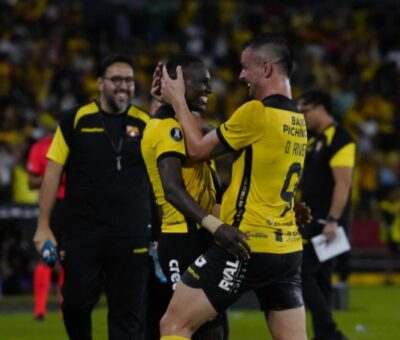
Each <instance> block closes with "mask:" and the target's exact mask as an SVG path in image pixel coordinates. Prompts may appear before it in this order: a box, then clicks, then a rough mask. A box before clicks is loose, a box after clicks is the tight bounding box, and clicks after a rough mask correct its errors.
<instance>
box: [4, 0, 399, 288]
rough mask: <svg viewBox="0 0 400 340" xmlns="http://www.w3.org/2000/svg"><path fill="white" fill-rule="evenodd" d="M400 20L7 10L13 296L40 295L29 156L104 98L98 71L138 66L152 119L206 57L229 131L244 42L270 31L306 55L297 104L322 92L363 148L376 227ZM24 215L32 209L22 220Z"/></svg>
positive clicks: (370, 8) (277, 13) (341, 13)
mask: <svg viewBox="0 0 400 340" xmlns="http://www.w3.org/2000/svg"><path fill="white" fill-rule="evenodd" d="M399 16H400V6H399V5H398V3H397V2H396V1H385V6H382V5H381V2H378V1H350V2H349V1H335V2H331V1H312V0H310V1H307V2H304V4H301V5H300V4H299V3H298V2H297V1H286V2H284V3H283V2H280V1H261V0H246V1H245V0H240V1H234V0H224V1H218V2H217V1H196V0H187V1H177V0H176V1H174V0H170V1H151V2H149V1H144V0H143V1H134V2H130V3H129V4H128V2H124V1H116V0H114V1H111V0H109V1H107V0H102V1H100V0H97V1H95V0H85V1H69V2H65V1H62V0H38V1H13V0H6V1H2V2H1V3H0V221H1V227H0V280H2V281H3V283H2V288H3V290H4V293H19V292H28V291H30V289H31V287H30V284H31V277H30V273H31V263H32V257H33V252H32V250H33V246H31V245H30V243H28V241H30V240H28V239H27V238H26V237H25V235H24V234H25V233H26V234H29V231H28V230H29V229H32V228H33V227H34V225H35V223H34V222H32V221H34V219H35V217H36V215H35V211H36V210H35V207H36V205H37V200H38V194H37V192H32V191H30V190H28V188H27V174H26V172H25V167H26V164H25V163H26V156H27V153H28V151H29V147H30V145H31V144H32V143H33V142H34V141H35V140H37V139H39V138H40V137H42V136H43V135H44V134H45V131H46V129H47V128H48V127H49V126H53V125H54V124H55V121H57V120H58V118H59V115H60V113H61V112H62V111H64V110H66V109H68V108H70V107H72V106H74V105H78V104H80V103H83V102H85V101H87V100H89V99H91V98H94V96H95V94H96V91H97V83H96V78H95V77H94V75H95V73H96V72H95V70H96V68H97V66H98V63H99V61H100V60H101V58H102V57H104V56H105V55H106V54H108V53H110V52H113V51H119V52H124V53H127V54H129V55H131V56H132V57H133V58H134V60H135V82H136V90H135V91H136V95H135V99H134V101H135V104H137V105H138V106H140V107H143V108H144V109H148V110H149V103H148V102H149V91H150V86H151V80H152V73H153V70H154V67H155V65H156V63H157V61H158V60H160V59H165V58H168V57H169V56H171V55H172V54H175V53H178V52H187V53H191V54H194V55H197V56H199V57H200V58H201V59H202V60H204V61H205V63H206V65H207V67H208V68H209V69H210V72H211V74H212V81H211V87H212V89H213V91H214V92H213V93H212V94H211V95H210V98H209V103H208V115H209V117H210V119H213V120H217V121H223V120H225V119H226V118H228V117H227V116H226V115H227V114H228V113H232V112H233V111H234V108H236V107H238V106H239V105H240V104H241V103H243V102H244V100H245V99H246V95H247V89H246V88H245V87H244V86H242V85H239V82H238V81H237V74H238V73H239V70H240V63H239V60H240V51H241V47H242V44H243V42H244V41H246V40H248V39H249V38H250V37H252V36H254V35H256V34H257V33H260V32H265V31H274V32H280V33H282V34H284V35H285V36H286V37H287V38H288V39H289V41H290V43H291V45H292V47H293V52H294V55H295V68H294V72H293V76H292V86H293V94H294V98H296V97H298V96H299V95H300V94H301V92H302V91H304V90H306V89H309V88H312V87H319V88H323V89H325V90H327V91H329V92H330V94H331V95H332V98H333V108H334V112H333V113H334V114H335V115H336V117H337V119H338V120H340V121H341V122H342V124H343V125H344V126H345V127H346V128H347V129H348V130H349V132H350V133H351V134H352V136H353V138H354V139H355V140H356V141H357V145H358V156H357V157H358V159H357V163H356V164H357V166H356V172H355V178H354V188H353V202H354V215H353V216H354V218H357V217H359V216H367V217H373V216H374V215H375V211H376V206H377V205H376V202H377V201H378V200H379V199H381V198H383V197H384V196H385V194H386V192H387V191H388V190H387V189H392V188H394V187H397V186H398V185H399V180H400V158H399V155H398V149H399V146H400V135H399V134H398V133H396V130H397V129H398V127H399V125H400V124H399V118H400V110H399V108H400V105H399V104H400V103H399V98H400V95H399V88H400V86H399V85H400V84H399V79H400V77H399V73H400V45H399V44H400V43H399V42H400V36H399V35H400V32H399V30H396V27H397V18H398V17H399ZM361 174H362V175H361ZM221 177H222V179H223V180H226V179H227V177H228V174H225V175H224V174H223V173H222V174H221ZM21 206H22V207H26V206H28V207H32V209H31V210H26V211H25V210H18V211H21V213H18V211H17V212H16V210H12V209H13V208H15V207H21ZM24 211H25V213H24ZM11 217H13V218H11ZM14 217H15V218H14ZM398 241H399V242H400V240H398Z"/></svg>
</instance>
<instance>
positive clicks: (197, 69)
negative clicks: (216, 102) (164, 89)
mask: <svg viewBox="0 0 400 340" xmlns="http://www.w3.org/2000/svg"><path fill="white" fill-rule="evenodd" d="M183 74H184V78H185V87H186V91H185V97H186V101H187V103H188V106H189V109H190V110H191V111H196V112H199V113H203V112H204V111H205V110H206V106H207V101H208V96H209V95H210V93H211V92H212V91H211V86H210V80H211V77H210V72H209V71H208V70H207V69H206V67H205V66H204V65H203V64H192V65H190V66H187V67H184V69H183Z"/></svg>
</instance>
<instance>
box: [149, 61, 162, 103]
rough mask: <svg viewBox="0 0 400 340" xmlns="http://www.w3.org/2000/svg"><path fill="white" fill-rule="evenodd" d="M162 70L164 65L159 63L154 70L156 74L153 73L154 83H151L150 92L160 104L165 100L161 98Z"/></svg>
mask: <svg viewBox="0 0 400 340" xmlns="http://www.w3.org/2000/svg"><path fill="white" fill-rule="evenodd" d="M162 68H163V63H162V62H158V64H157V66H156V68H155V70H154V73H153V81H152V83H151V90H150V93H151V95H152V97H153V98H154V99H155V100H157V101H158V102H160V103H162V102H163V99H162V96H161V77H162Z"/></svg>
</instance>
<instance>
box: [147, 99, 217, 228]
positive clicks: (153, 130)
mask: <svg viewBox="0 0 400 340" xmlns="http://www.w3.org/2000/svg"><path fill="white" fill-rule="evenodd" d="M142 154H143V158H144V160H145V163H146V168H147V172H148V174H149V178H150V181H151V184H152V187H153V192H154V195H155V197H156V202H157V205H158V206H159V207H160V209H161V211H162V225H161V231H162V233H188V232H191V231H193V230H197V229H198V228H199V226H198V225H197V224H196V223H195V222H194V221H193V220H190V219H189V218H187V217H185V216H184V215H183V214H181V213H180V212H179V211H178V210H177V209H176V208H175V207H174V206H173V205H172V204H170V203H169V202H168V201H167V200H166V198H165V193H164V189H163V186H162V182H161V177H160V173H159V171H158V163H159V162H160V160H162V159H163V158H165V157H177V158H179V159H181V161H182V178H183V185H184V186H185V189H186V191H187V192H188V193H189V194H190V195H191V196H192V197H193V199H194V200H195V201H196V202H197V203H198V204H199V205H201V206H202V208H203V209H204V210H206V211H207V212H210V213H211V211H212V207H213V206H214V205H215V203H216V190H215V186H214V182H213V175H212V172H211V168H210V166H209V164H207V163H198V164H186V162H185V160H186V146H185V139H184V135H183V132H182V127H181V125H180V124H179V122H178V121H177V119H176V118H175V112H174V111H173V109H172V107H171V106H169V105H162V106H161V107H160V108H159V109H158V111H157V112H156V114H155V115H154V116H153V117H152V118H151V119H150V121H149V123H148V124H147V126H146V129H145V131H144V135H143V141H142Z"/></svg>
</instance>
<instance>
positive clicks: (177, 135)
mask: <svg viewBox="0 0 400 340" xmlns="http://www.w3.org/2000/svg"><path fill="white" fill-rule="evenodd" d="M169 134H170V135H171V137H172V139H173V140H176V141H177V142H180V141H181V140H182V138H183V136H182V131H181V130H180V129H179V128H177V127H174V128H172V129H171V131H170V132H169Z"/></svg>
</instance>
